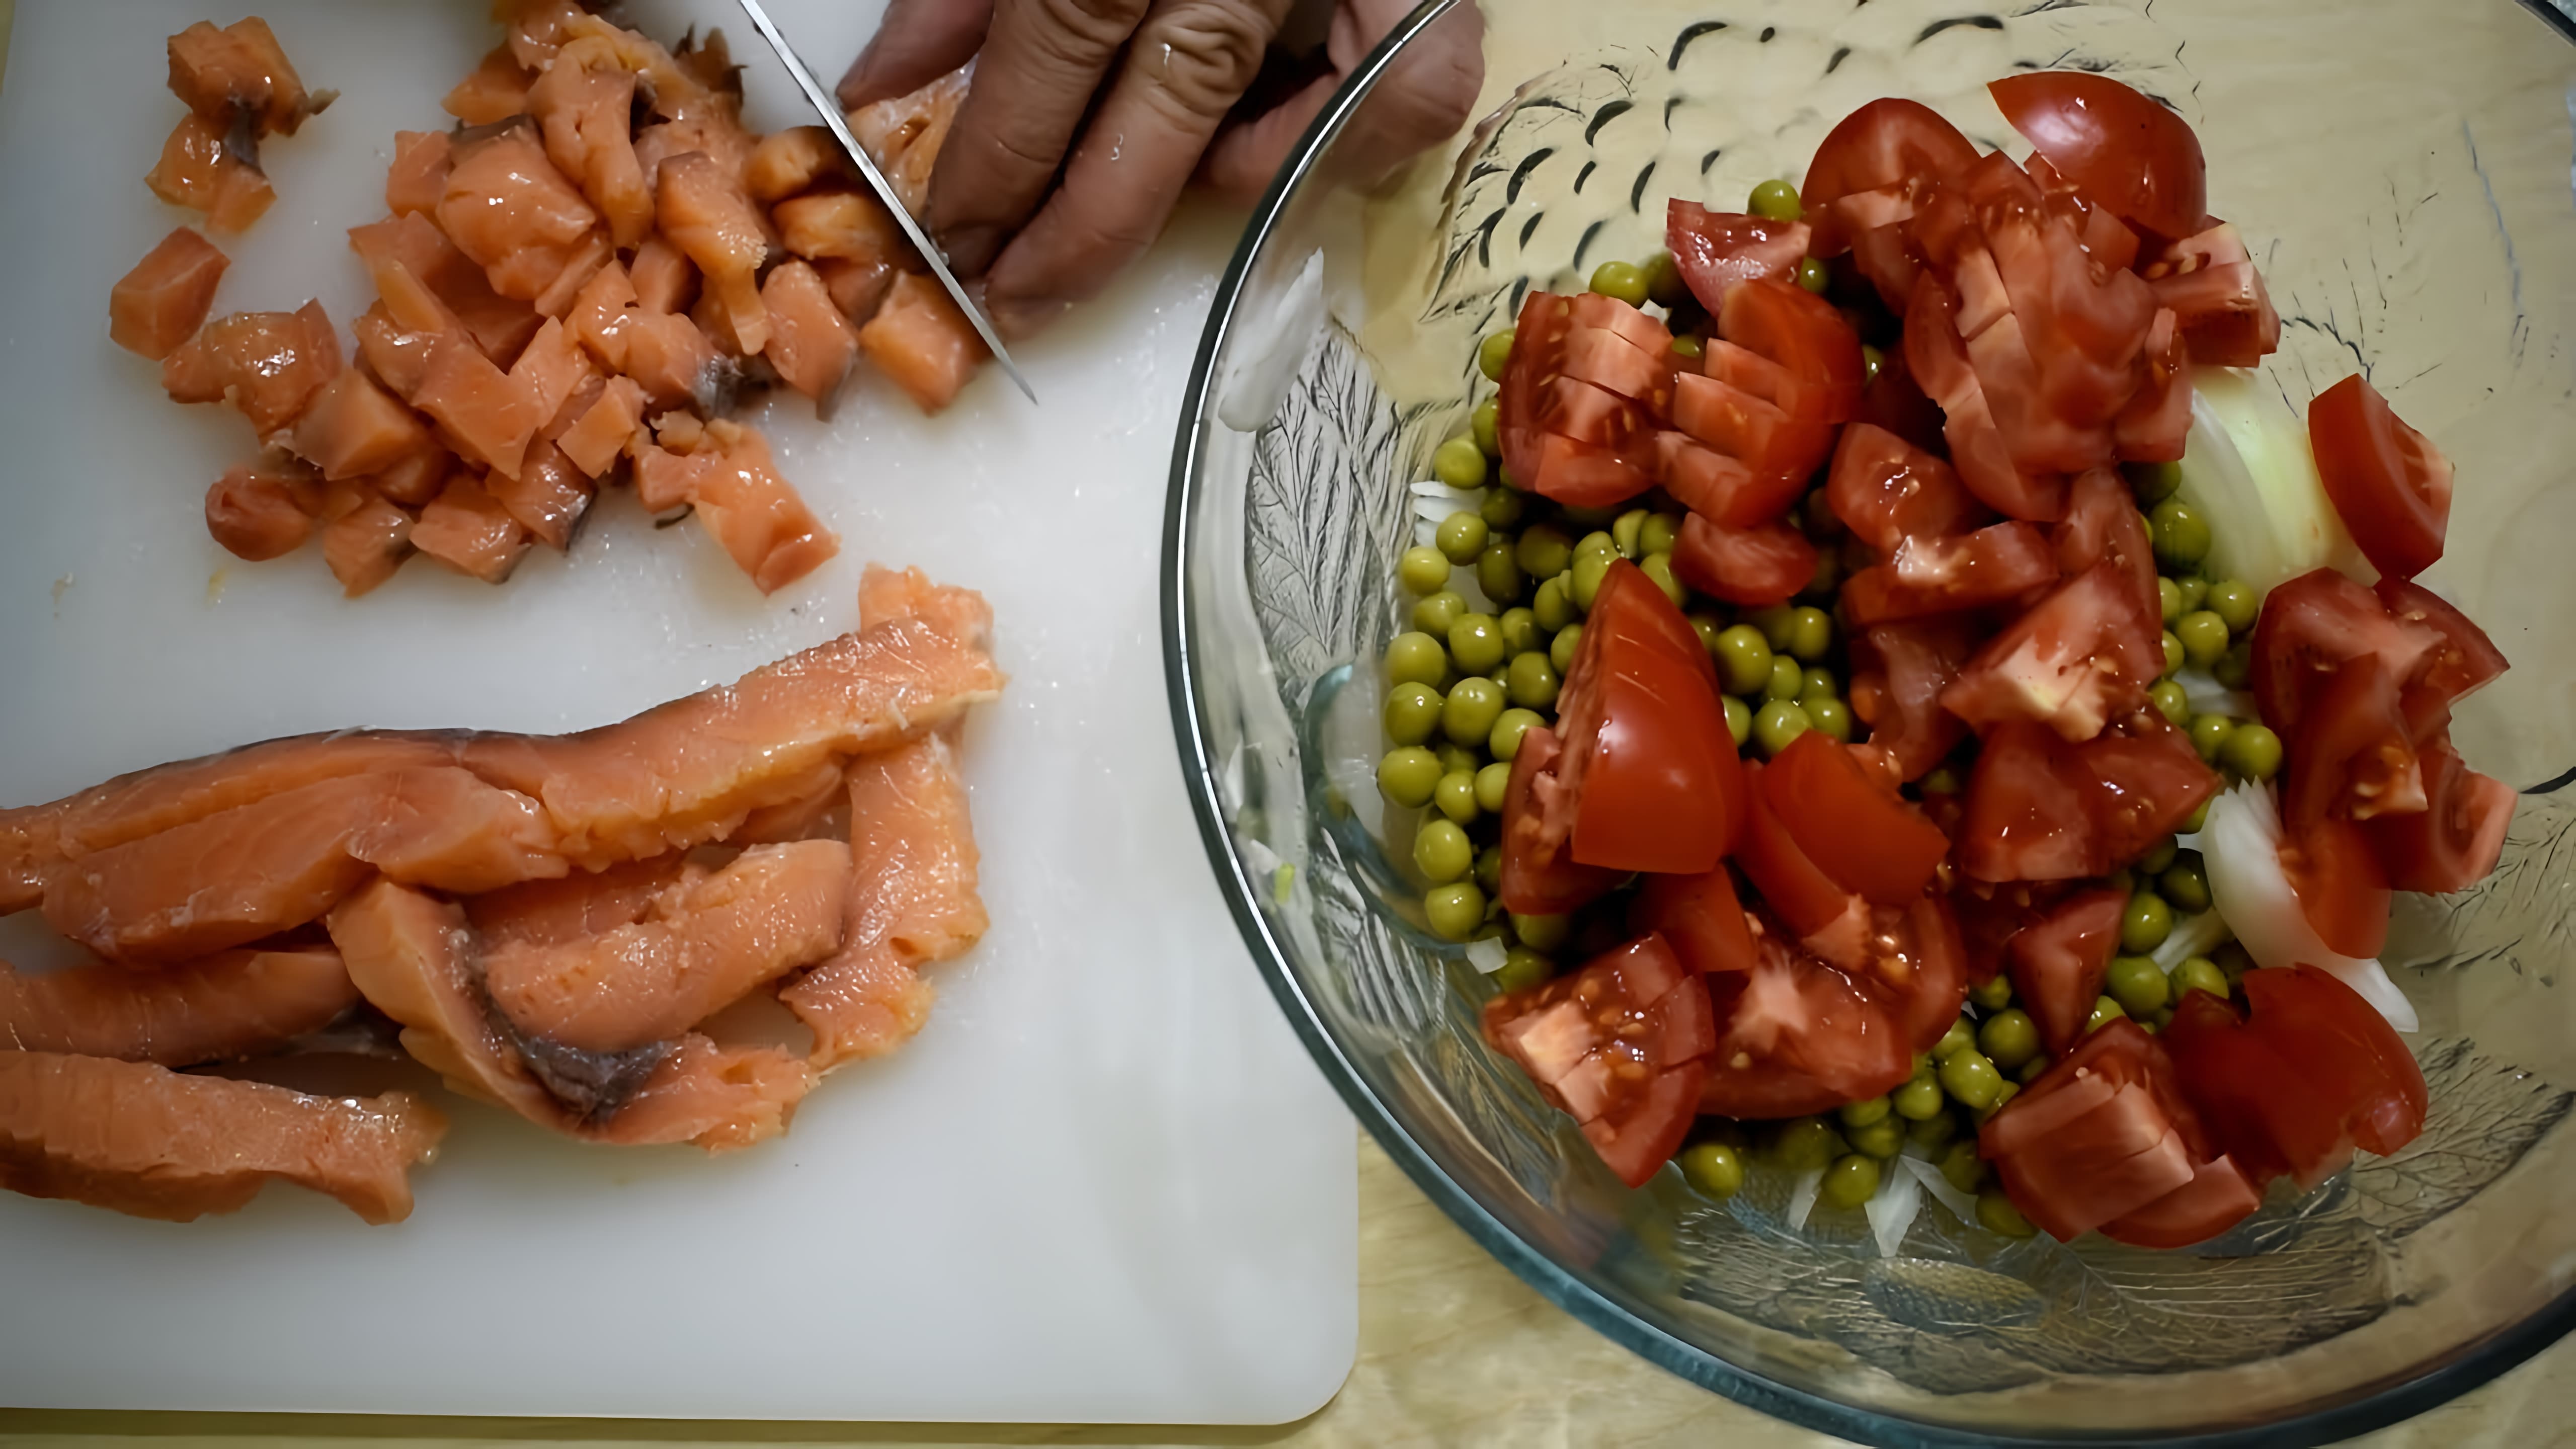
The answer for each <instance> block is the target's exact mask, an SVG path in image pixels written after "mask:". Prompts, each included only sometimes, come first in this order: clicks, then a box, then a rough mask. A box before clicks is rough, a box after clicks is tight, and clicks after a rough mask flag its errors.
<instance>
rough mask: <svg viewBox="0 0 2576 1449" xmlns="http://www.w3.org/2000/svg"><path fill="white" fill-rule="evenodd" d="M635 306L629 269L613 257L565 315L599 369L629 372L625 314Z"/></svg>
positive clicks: (574, 333) (585, 287)
mask: <svg viewBox="0 0 2576 1449" xmlns="http://www.w3.org/2000/svg"><path fill="white" fill-rule="evenodd" d="M634 305H635V283H634V281H633V279H632V278H630V277H628V276H627V275H626V268H625V267H624V266H622V265H620V264H619V263H618V261H617V260H616V259H615V258H614V257H612V258H610V259H609V261H608V264H607V265H605V266H603V267H601V268H600V269H599V270H598V271H597V272H594V273H592V274H591V278H590V280H589V281H588V282H585V283H583V284H582V289H581V294H580V295H579V296H576V297H574V298H573V302H572V308H571V310H570V311H567V312H566V313H564V325H565V326H567V327H570V328H571V329H572V331H573V335H574V336H575V337H578V338H580V339H581V345H582V346H584V347H586V348H588V349H590V355H591V356H593V357H595V358H597V359H598V360H599V365H600V366H602V367H605V368H607V369H608V370H609V371H611V372H622V371H624V370H625V368H626V339H625V335H624V334H625V328H626V313H627V309H629V308H631V307H633V306H634Z"/></svg>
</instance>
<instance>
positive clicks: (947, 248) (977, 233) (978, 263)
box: [939, 224, 1002, 275]
mask: <svg viewBox="0 0 2576 1449" xmlns="http://www.w3.org/2000/svg"><path fill="white" fill-rule="evenodd" d="M939 249H940V250H941V251H944V252H946V253H947V254H948V266H949V270H951V271H954V272H958V273H961V274H970V275H972V274H981V273H982V272H983V271H984V269H985V268H987V267H989V266H991V265H992V264H993V257H994V255H995V254H996V253H998V252H1000V251H1001V249H1002V229H1001V228H1000V227H998V226H985V225H980V224H979V225H971V226H961V227H957V228H954V229H953V230H950V231H947V232H943V233H941V234H940V237H939Z"/></svg>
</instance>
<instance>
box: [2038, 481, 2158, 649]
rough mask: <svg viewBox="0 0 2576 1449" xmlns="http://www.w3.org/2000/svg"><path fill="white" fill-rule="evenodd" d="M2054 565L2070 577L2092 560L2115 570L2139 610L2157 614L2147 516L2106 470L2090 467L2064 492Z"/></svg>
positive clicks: (2126, 487)
mask: <svg viewBox="0 0 2576 1449" xmlns="http://www.w3.org/2000/svg"><path fill="white" fill-rule="evenodd" d="M2052 533H2053V536H2054V538H2055V540H2056V543H2057V566H2058V569H2059V570H2060V571H2061V572H2063V573H2064V574H2065V575H2066V576H2067V577H2068V578H2070V579H2071V578H2073V577H2075V576H2076V575H2077V574H2080V573H2082V572H2084V571H2085V570H2086V569H2089V568H2091V567H2093V566H2094V565H2095V564H2098V563H2108V564H2111V565H2112V566H2114V567H2115V568H2117V569H2118V570H2119V575H2120V579H2121V581H2122V582H2123V583H2125V584H2126V585H2127V586H2128V588H2129V591H2130V593H2131V594H2132V595H2134V596H2135V597H2136V598H2137V600H2138V608H2139V610H2140V611H2141V612H2142V613H2144V614H2145V615H2147V616H2148V617H2149V618H2160V617H2162V614H2163V604H2162V601H2161V600H2160V599H2159V598H2158V597H2157V593H2156V556H2155V551H2154V548H2153V546H2152V545H2150V544H2149V542H2148V541H2147V520H2146V519H2145V518H2144V517H2143V516H2141V515H2140V514H2139V512H2138V505H2137V501H2136V499H2135V497H2134V496H2133V495H2132V494H2131V493H2130V492H2129V485H2128V484H2127V483H2126V482H2124V481H2122V480H2121V477H2120V475H2119V474H2118V473H2117V472H2115V471H2113V470H2112V469H2109V468H2096V469H2094V470H2092V471H2091V472H2088V473H2086V474H2084V475H2083V476H2081V477H2079V478H2077V479H2076V480H2075V483H2074V485H2073V486H2072V487H2071V488H2069V489H2068V490H2067V495H2066V521H2065V522H2063V523H2060V524H2058V525H2057V527H2056V528H2055V529H2054V530H2052Z"/></svg>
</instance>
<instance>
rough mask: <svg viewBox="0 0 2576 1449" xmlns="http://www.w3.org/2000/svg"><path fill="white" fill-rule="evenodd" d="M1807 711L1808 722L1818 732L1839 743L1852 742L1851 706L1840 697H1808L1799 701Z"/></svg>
mask: <svg viewBox="0 0 2576 1449" xmlns="http://www.w3.org/2000/svg"><path fill="white" fill-rule="evenodd" d="M1798 708H1800V709H1803V710H1805V711H1806V712H1807V723H1808V725H1809V726H1811V727H1812V728H1813V729H1814V730H1815V731H1816V733H1818V734H1820V735H1823V736H1824V737H1825V738H1826V739H1829V740H1832V741H1834V742H1835V743H1837V744H1845V745H1847V744H1850V743H1851V737H1852V717H1851V708H1850V706H1848V705H1846V704H1844V703H1843V702H1842V701H1841V700H1839V699H1807V700H1800V701H1799V702H1798Z"/></svg>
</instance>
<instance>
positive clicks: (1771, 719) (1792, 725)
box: [1753, 699, 1815, 760]
mask: <svg viewBox="0 0 2576 1449" xmlns="http://www.w3.org/2000/svg"><path fill="white" fill-rule="evenodd" d="M1814 724H1815V721H1814V720H1811V719H1809V718H1807V712H1806V711H1805V710H1803V709H1800V708H1799V707H1798V705H1797V702H1796V701H1795V700H1787V699H1775V700H1773V701H1771V702H1770V703H1768V704H1766V705H1764V706H1762V712H1761V713H1760V714H1757V715H1755V716H1754V717H1753V744H1754V747H1755V748H1756V749H1759V750H1760V751H1762V758H1764V759H1766V760H1767V759H1769V758H1771V757H1772V756H1773V755H1776V754H1778V753H1780V752H1781V751H1782V750H1785V749H1787V748H1789V742H1790V741H1791V740H1794V739H1796V738H1797V737H1798V736H1800V735H1803V734H1805V733H1806V732H1807V731H1808V730H1809V729H1810V728H1812V727H1813V726H1814Z"/></svg>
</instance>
